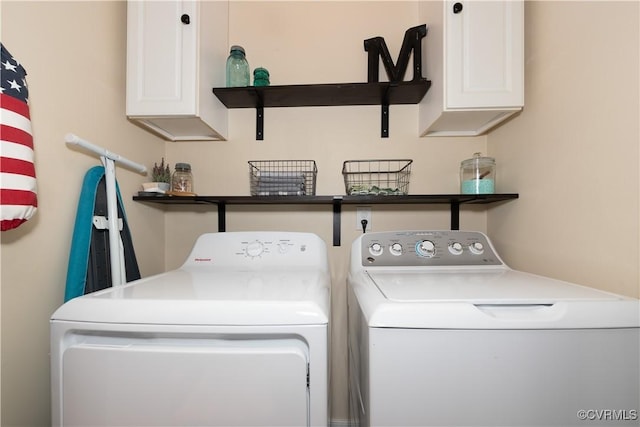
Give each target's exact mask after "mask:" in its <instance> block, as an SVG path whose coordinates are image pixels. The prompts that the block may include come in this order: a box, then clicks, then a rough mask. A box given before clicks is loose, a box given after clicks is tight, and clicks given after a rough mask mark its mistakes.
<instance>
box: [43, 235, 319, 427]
mask: <svg viewBox="0 0 640 427" xmlns="http://www.w3.org/2000/svg"><path fill="white" fill-rule="evenodd" d="M329 310H330V274H329V267H328V262H327V253H326V246H325V244H324V242H323V241H322V240H321V239H320V238H319V237H318V236H316V235H313V234H307V233H290V232H233V233H230V232H228V233H212V234H204V235H202V236H200V237H199V238H198V240H197V242H196V244H195V246H194V248H193V250H192V252H191V254H190V255H189V258H188V259H187V261H186V262H185V263H184V265H183V266H182V267H181V268H179V269H177V270H174V271H169V272H167V273H163V274H160V275H157V276H153V277H149V278H145V279H141V280H138V281H135V282H131V283H129V284H127V285H124V286H120V287H115V288H109V289H106V290H104V291H99V292H95V293H93V294H88V295H85V296H82V297H79V298H76V299H73V300H71V301H69V302H67V303H66V304H64V305H63V306H62V307H60V308H59V309H58V310H57V311H56V312H55V313H54V314H53V316H52V318H51V363H52V366H51V369H52V396H53V397H52V406H53V408H52V413H53V414H52V415H53V424H54V425H56V426H57V425H64V426H105V427H106V426H109V427H114V426H276V425H277V426H303V425H313V426H327V424H328V419H329V407H328V387H329V379H328V378H329V361H328V355H329V348H328V346H329V344H328V343H329Z"/></svg>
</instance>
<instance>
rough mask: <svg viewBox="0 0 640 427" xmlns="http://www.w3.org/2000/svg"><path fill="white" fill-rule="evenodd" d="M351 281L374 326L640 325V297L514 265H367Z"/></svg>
mask: <svg viewBox="0 0 640 427" xmlns="http://www.w3.org/2000/svg"><path fill="white" fill-rule="evenodd" d="M349 282H350V284H351V286H352V287H353V288H354V291H355V295H356V297H357V299H358V302H359V303H360V306H361V308H362V311H363V313H364V315H365V317H366V318H367V322H368V324H369V326H372V327H402V328H438V329H556V328H557V329H559V328H610V327H635V328H637V327H640V304H639V302H638V300H636V299H633V298H627V297H624V296H621V295H616V294H612V293H608V292H604V291H599V290H596V289H592V288H588V287H585V286H580V285H576V284H572V283H568V282H563V281H560V280H555V279H551V278H546V277H541V276H537V275H533V274H529V273H524V272H519V271H513V270H503V269H491V270H486V269H482V270H480V269H476V270H469V269H466V270H460V271H451V270H449V271H429V272H425V271H424V270H422V271H417V270H413V271H390V270H387V271H370V272H364V273H362V274H356V275H353V276H350V278H349Z"/></svg>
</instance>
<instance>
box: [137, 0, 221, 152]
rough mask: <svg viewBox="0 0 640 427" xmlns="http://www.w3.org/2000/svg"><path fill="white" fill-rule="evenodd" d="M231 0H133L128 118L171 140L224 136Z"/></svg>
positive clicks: (206, 138) (205, 138)
mask: <svg viewBox="0 0 640 427" xmlns="http://www.w3.org/2000/svg"><path fill="white" fill-rule="evenodd" d="M228 8H229V5H228V2H227V1H186V0H176V1H164V0H163V1H129V2H128V4H127V106H126V113H127V117H128V118H129V119H130V120H132V121H134V122H135V123H137V124H139V125H140V126H142V127H144V128H146V129H148V130H150V131H152V132H154V133H156V134H158V135H160V136H161V137H163V138H165V139H168V140H170V141H191V140H225V139H226V138H227V109H226V107H225V106H224V105H223V104H222V103H221V102H220V101H219V100H218V98H216V97H215V96H213V93H212V89H213V88H214V87H220V86H224V85H225V63H226V58H227V55H228V52H227V49H228V46H227V45H228V15H229V9H228Z"/></svg>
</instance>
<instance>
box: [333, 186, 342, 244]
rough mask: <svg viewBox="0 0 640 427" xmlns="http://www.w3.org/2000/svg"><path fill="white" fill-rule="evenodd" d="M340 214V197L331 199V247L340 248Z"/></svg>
mask: <svg viewBox="0 0 640 427" xmlns="http://www.w3.org/2000/svg"><path fill="white" fill-rule="evenodd" d="M341 213H342V197H334V198H333V246H340V233H341V230H340V216H341Z"/></svg>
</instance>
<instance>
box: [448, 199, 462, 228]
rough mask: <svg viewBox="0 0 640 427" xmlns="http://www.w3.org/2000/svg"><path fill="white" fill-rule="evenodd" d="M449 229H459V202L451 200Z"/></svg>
mask: <svg viewBox="0 0 640 427" xmlns="http://www.w3.org/2000/svg"><path fill="white" fill-rule="evenodd" d="M450 206H451V229H452V230H460V202H451V205H450Z"/></svg>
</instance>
